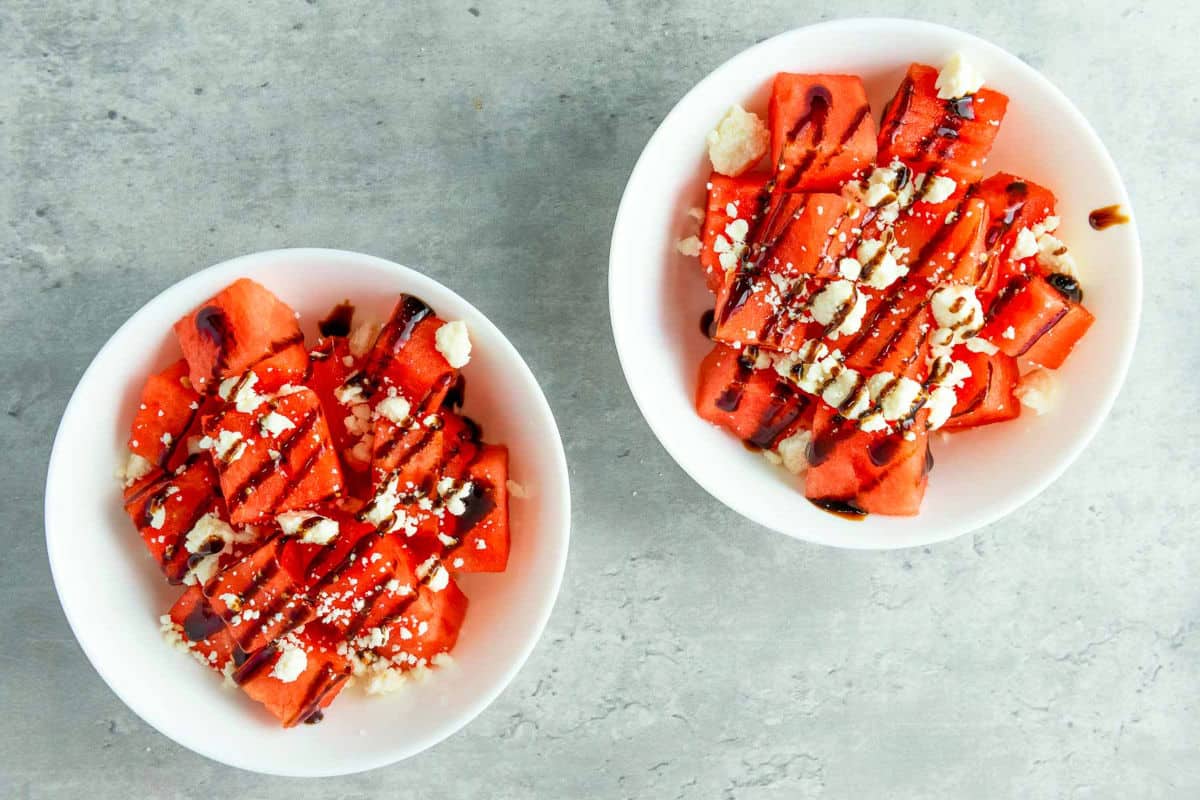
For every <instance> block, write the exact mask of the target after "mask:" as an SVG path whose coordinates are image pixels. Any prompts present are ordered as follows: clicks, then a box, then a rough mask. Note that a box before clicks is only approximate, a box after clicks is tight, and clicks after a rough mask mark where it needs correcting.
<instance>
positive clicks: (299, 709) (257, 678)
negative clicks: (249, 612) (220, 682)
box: [234, 627, 351, 728]
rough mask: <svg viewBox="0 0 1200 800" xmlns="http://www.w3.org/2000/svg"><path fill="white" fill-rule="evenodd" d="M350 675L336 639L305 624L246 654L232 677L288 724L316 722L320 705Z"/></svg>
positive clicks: (327, 701)
mask: <svg viewBox="0 0 1200 800" xmlns="http://www.w3.org/2000/svg"><path fill="white" fill-rule="evenodd" d="M300 654H303V655H302V656H301V655H300ZM297 659H298V660H297ZM248 667H249V668H250V669H248ZM350 674H351V669H350V662H349V660H348V659H347V658H346V657H345V656H344V655H342V654H340V653H338V651H337V647H336V644H335V643H334V642H333V641H332V640H330V639H327V638H325V637H323V636H321V635H320V634H319V633H316V632H314V631H312V630H310V629H309V628H308V627H306V628H305V630H304V631H303V632H302V633H293V634H289V635H288V636H287V637H286V638H285V639H284V640H283V641H282V642H279V643H277V644H275V645H272V646H270V647H268V648H266V649H264V650H263V651H261V653H256V654H253V655H251V656H250V660H247V661H246V662H245V663H244V664H243V665H242V667H239V669H238V670H237V671H236V672H235V673H234V680H235V681H237V682H238V683H239V684H240V685H241V687H242V689H243V691H245V692H246V694H248V695H249V696H250V697H252V698H253V699H255V700H257V701H258V702H260V703H262V704H263V706H265V707H266V709H267V710H268V711H270V712H271V713H272V714H273V715H275V717H276V718H277V719H278V720H279V721H280V722H281V723H283V727H285V728H290V727H292V726H293V725H297V724H299V723H301V722H317V721H319V720H320V712H321V709H323V708H326V707H328V706H329V704H330V703H332V702H333V700H334V698H335V697H337V695H338V693H339V692H340V691H341V690H342V688H343V687H345V685H346V681H347V679H348V678H349V677H350ZM284 678H287V679H288V680H284Z"/></svg>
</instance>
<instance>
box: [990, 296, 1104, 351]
mask: <svg viewBox="0 0 1200 800" xmlns="http://www.w3.org/2000/svg"><path fill="white" fill-rule="evenodd" d="M1094 321H1095V318H1094V317H1093V316H1092V315H1091V313H1090V312H1089V311H1088V310H1087V309H1086V308H1084V307H1083V306H1082V305H1080V304H1079V303H1076V302H1074V301H1072V300H1070V299H1068V298H1067V297H1065V296H1064V295H1063V294H1062V293H1061V292H1060V291H1058V289H1056V288H1054V286H1053V285H1052V284H1051V282H1050V281H1049V280H1047V279H1046V278H1044V277H1042V276H1041V275H1025V276H1022V277H1017V278H1013V279H1012V280H1011V281H1010V282H1009V283H1008V284H1007V285H1006V286H1005V287H1004V289H1002V290H1001V291H1000V294H999V295H997V297H996V300H995V302H994V303H992V307H991V309H990V310H989V312H988V321H987V323H986V324H985V325H984V327H983V330H981V331H980V333H979V335H980V336H983V337H984V338H986V339H987V340H988V341H990V342H991V343H992V344H994V345H996V346H997V347H999V348H1000V350H1001V351H1003V352H1004V353H1006V354H1008V355H1010V356H1012V357H1014V358H1024V359H1026V360H1028V361H1032V362H1033V363H1035V364H1038V365H1040V366H1043V367H1047V368H1049V369H1057V368H1058V367H1060V366H1062V363H1063V361H1065V360H1066V358H1067V356H1068V355H1070V353H1071V350H1072V348H1074V347H1075V343H1076V342H1077V341H1079V339H1080V338H1081V337H1082V336H1083V335H1084V334H1085V333H1087V330H1088V328H1090V327H1091V325H1092V322H1094Z"/></svg>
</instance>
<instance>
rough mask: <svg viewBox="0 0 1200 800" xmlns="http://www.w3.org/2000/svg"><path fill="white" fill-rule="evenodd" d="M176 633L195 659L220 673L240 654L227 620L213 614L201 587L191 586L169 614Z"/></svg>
mask: <svg viewBox="0 0 1200 800" xmlns="http://www.w3.org/2000/svg"><path fill="white" fill-rule="evenodd" d="M168 616H169V617H170V621H171V624H173V625H174V626H176V627H175V629H174V631H173V633H174V634H175V635H177V636H178V637H179V638H180V640H181V641H182V642H183V643H184V645H185V646H187V647H188V649H189V650H191V651H192V653H193V654H194V655H195V656H196V658H197V660H199V661H201V662H202V663H204V664H206V665H208V666H209V667H211V668H212V669H214V670H216V671H217V672H221V671H223V670H224V669H225V667H226V665H228V664H230V663H231V662H232V661H233V658H234V653H235V651H236V652H240V651H238V647H237V644H236V643H235V642H234V641H233V635H232V634H230V632H229V628H228V626H226V624H225V620H223V619H222V618H221V615H220V614H217V613H216V612H215V611H213V609H212V606H210V605H209V603H208V599H207V598H205V596H204V592H203V591H202V590H201V589H200V587H199V586H190V587H188V589H187V591H185V592H184V593H183V594H182V595H180V596H179V599H178V600H176V601H175V604H174V605H173V606H171V610H170V611H169V612H168Z"/></svg>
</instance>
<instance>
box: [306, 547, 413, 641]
mask: <svg viewBox="0 0 1200 800" xmlns="http://www.w3.org/2000/svg"><path fill="white" fill-rule="evenodd" d="M416 570H417V563H416V561H415V557H414V556H413V554H412V553H410V552H409V550H408V549H407V548H406V547H405V545H404V543H403V541H402V537H400V536H398V535H388V536H382V535H370V536H366V537H363V538H362V539H360V540H359V542H358V543H357V544H356V545H355V547H354V549H353V551H352V552H351V553H348V554H347V556H346V557H345V558H343V559H342V561H341V562H340V563H338V564H337V565H336V566H335V567H334V568H333V569H332V570H331V571H330V572H329V573H327V574H326V576H325V577H324V578H323V579H322V580H321V581H320V583H319V584H317V586H316V587H314V589H313V591H312V593H311V596H312V599H313V603H314V605H315V606H316V614H317V618H318V619H320V620H321V622H322V623H324V624H325V625H327V626H329V627H330V628H331V629H332V630H334V631H336V632H337V633H338V634H339V638H340V639H346V640H349V641H351V642H354V640H355V639H356V637H358V636H359V635H360V634H362V633H364V632H369V631H370V629H371V628H373V627H375V626H376V625H378V624H379V623H380V621H381V620H383V619H385V618H386V617H388V616H389V615H390V614H392V613H393V612H394V611H396V610H397V609H398V608H400V607H401V606H404V605H407V604H408V603H409V602H411V599H412V595H413V594H414V592H415V591H416V586H417V583H418V580H417V575H416Z"/></svg>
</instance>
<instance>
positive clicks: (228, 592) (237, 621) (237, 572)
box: [204, 537, 313, 653]
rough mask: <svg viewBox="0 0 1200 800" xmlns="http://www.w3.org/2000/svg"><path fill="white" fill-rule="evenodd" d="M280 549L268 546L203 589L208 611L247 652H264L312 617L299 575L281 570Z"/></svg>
mask: <svg viewBox="0 0 1200 800" xmlns="http://www.w3.org/2000/svg"><path fill="white" fill-rule="evenodd" d="M282 547H283V544H282V543H281V541H280V540H279V538H278V537H277V538H275V539H272V540H270V541H268V542H267V543H266V544H264V545H263V546H261V547H259V548H258V549H257V550H255V551H254V552H253V553H250V554H249V555H247V556H246V557H244V558H243V559H241V560H240V561H238V562H237V563H236V564H234V565H232V566H231V567H229V568H228V569H225V570H223V571H222V572H220V573H218V574H217V576H216V577H215V578H214V579H213V580H212V581H211V582H210V583H209V584H208V585H207V586H205V587H204V594H205V597H207V598H208V602H209V604H210V605H211V607H212V610H213V611H214V612H215V613H216V614H217V615H218V616H220V617H221V619H223V620H225V624H226V625H227V626H228V627H229V631H230V633H231V634H232V635H233V639H234V642H235V643H236V644H237V646H238V647H240V648H241V649H242V650H244V651H246V652H247V653H253V652H254V651H256V650H258V649H259V648H262V647H265V646H266V645H268V644H270V643H271V642H273V641H275V640H276V639H277V638H279V637H280V636H282V635H283V634H284V633H286V632H287V631H290V630H291V629H292V628H294V627H296V626H297V625H303V624H304V623H305V622H307V621H308V620H310V619H312V617H313V607H312V604H310V603H309V602H308V600H307V599H306V598H305V596H304V591H303V590H304V587H303V585H302V582H301V579H300V576H297V575H294V574H292V573H291V572H290V571H288V570H287V569H285V568H284V567H283V564H282V562H281V560H280V558H279V555H280V552H281V549H282Z"/></svg>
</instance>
